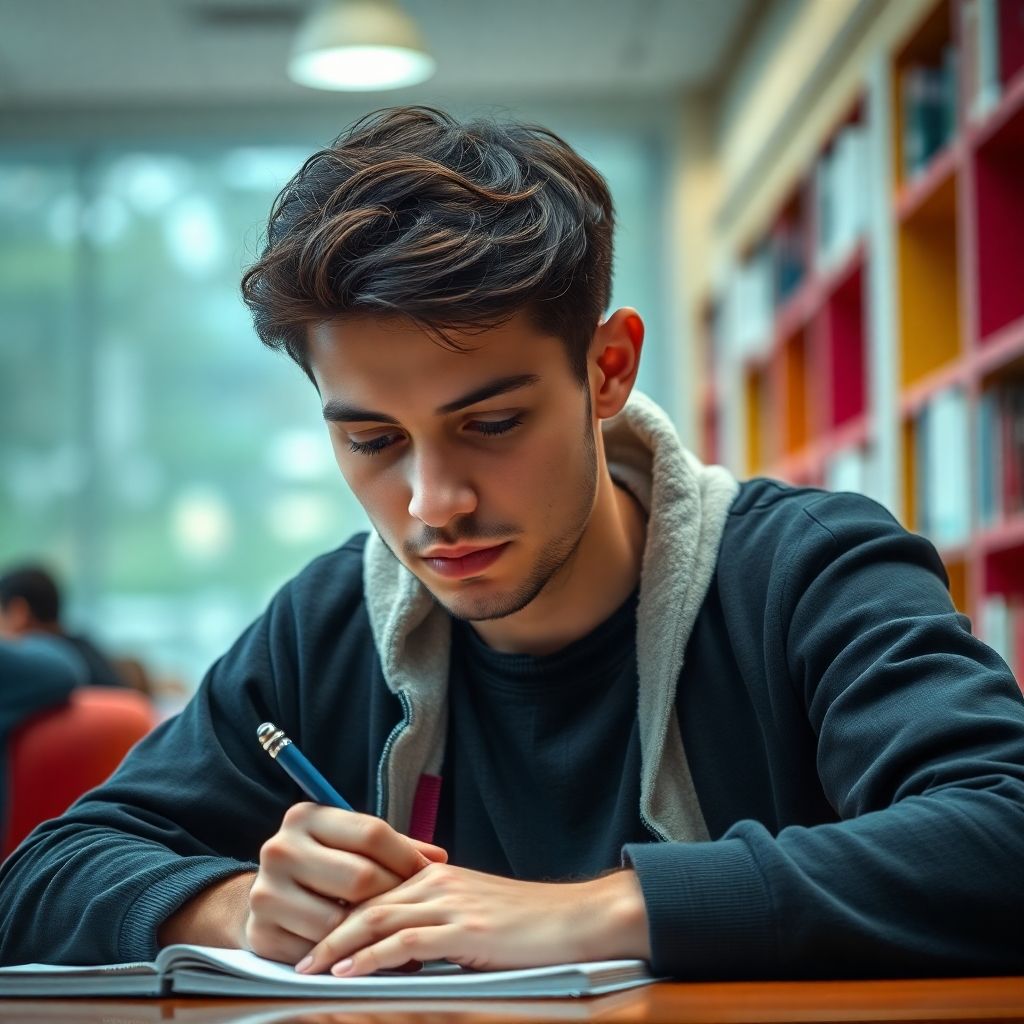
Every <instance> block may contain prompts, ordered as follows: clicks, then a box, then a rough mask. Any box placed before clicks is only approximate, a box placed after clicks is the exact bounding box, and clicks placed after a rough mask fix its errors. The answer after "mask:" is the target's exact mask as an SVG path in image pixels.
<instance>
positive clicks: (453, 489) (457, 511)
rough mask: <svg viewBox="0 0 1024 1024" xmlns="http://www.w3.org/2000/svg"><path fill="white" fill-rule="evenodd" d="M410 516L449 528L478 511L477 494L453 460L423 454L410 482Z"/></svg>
mask: <svg viewBox="0 0 1024 1024" xmlns="http://www.w3.org/2000/svg"><path fill="white" fill-rule="evenodd" d="M409 487H410V491H411V493H410V495H409V515H411V516H412V517H413V518H415V519H418V520H419V521H420V522H421V523H423V524H424V525H425V526H433V527H442V526H446V525H447V524H448V523H449V522H451V520H452V519H454V518H455V517H456V516H463V515H469V514H470V513H471V512H473V511H475V509H476V501H477V498H476V490H475V488H474V487H473V486H472V485H471V484H470V482H469V480H468V479H466V477H465V474H463V473H462V472H460V470H459V468H458V467H457V466H456V465H455V463H453V462H452V461H451V460H450V459H445V458H444V457H443V456H442V455H439V454H430V453H425V454H421V455H420V456H419V457H418V458H416V459H415V460H414V462H413V472H412V477H411V479H410V481H409Z"/></svg>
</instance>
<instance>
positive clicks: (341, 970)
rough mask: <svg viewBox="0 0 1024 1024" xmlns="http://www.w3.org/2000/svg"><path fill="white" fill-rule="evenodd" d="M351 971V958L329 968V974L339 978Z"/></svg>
mask: <svg viewBox="0 0 1024 1024" xmlns="http://www.w3.org/2000/svg"><path fill="white" fill-rule="evenodd" d="M350 970H352V958H351V957H349V958H348V959H347V960H342V961H341V962H340V963H337V964H335V965H334V966H333V967H332V968H331V974H333V975H334V976H335V977H339V976H340V975H342V974H348V972H349V971H350Z"/></svg>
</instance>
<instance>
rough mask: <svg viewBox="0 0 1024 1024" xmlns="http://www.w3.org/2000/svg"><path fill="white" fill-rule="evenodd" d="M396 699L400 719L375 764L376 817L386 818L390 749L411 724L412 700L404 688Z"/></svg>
mask: <svg viewBox="0 0 1024 1024" xmlns="http://www.w3.org/2000/svg"><path fill="white" fill-rule="evenodd" d="M398 699H399V701H401V704H402V720H401V721H400V722H399V723H398V724H397V725H396V726H395V727H394V729H392V730H391V733H390V734H389V735H388V738H387V741H386V742H385V743H384V750H383V752H382V753H381V755H380V761H379V762H378V764H377V817H378V818H384V819H385V820H386V819H387V809H388V800H389V796H390V794H389V792H388V771H387V770H388V763H389V761H390V760H391V750H392V748H393V747H394V745H395V743H396V742H397V741H398V738H399V736H401V735H402V733H403V732H405V730H406V729H408V728H409V726H411V725H412V701H411V700H409V697H408V696H407V695H406V693H405V691H404V690H399V691H398Z"/></svg>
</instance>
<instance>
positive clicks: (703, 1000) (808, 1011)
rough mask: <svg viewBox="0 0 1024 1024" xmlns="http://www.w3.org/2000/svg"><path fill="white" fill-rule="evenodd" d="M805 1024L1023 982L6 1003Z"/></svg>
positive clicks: (3, 1009)
mask: <svg viewBox="0 0 1024 1024" xmlns="http://www.w3.org/2000/svg"><path fill="white" fill-rule="evenodd" d="M565 1020H579V1021H602V1022H615V1024H620V1022H621V1024H634V1022H637V1024H639V1022H643V1024H790V1022H792V1024H802V1022H812V1021H814V1022H833V1021H972V1022H978V1021H992V1020H1000V1021H1021V1022H1024V977H1019V978H963V979H960V978H943V979H938V980H923V981H853V982H851V981H809V982H732V983H699V984H687V983H674V984H664V983H663V984H658V985H651V986H649V987H647V988H641V989H633V990H631V991H627V992H619V993H616V994H614V995H610V996H601V997H599V998H597V999H565V1000H516V1001H511V1000H495V1001H486V1002H485V1001H477V1000H473V1001H461V1000H460V1001H451V1000H447V1001H436V1000H434V1001H426V1000H415V1001H410V1000H401V1001H399V1000H393V1001H378V1002H373V1003H368V1002H362V1001H360V1002H354V1001H353V1002H342V1001H336V1002H333V1003H325V1002H320V1001H317V1000H289V1001H284V1000H226V999H159V1000H158V999H153V1000H137V999H106V1000H102V1001H101V1000H93V999H59V1000H58V999H50V1000H43V999H6V1000H3V1001H0V1024H34V1022H39V1024H42V1022H44V1021H45V1022H52V1024H152V1022H156V1021H181V1022H184V1024H375V1022H387V1024H511V1022H513V1021H526V1022H537V1024H540V1022H543V1021H565Z"/></svg>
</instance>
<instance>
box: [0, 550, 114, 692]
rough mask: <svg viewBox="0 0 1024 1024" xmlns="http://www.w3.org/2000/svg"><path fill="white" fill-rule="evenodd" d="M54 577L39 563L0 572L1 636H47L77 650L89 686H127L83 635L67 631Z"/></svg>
mask: <svg viewBox="0 0 1024 1024" xmlns="http://www.w3.org/2000/svg"><path fill="white" fill-rule="evenodd" d="M60 612H61V594H60V588H59V587H58V586H57V581H56V580H55V579H54V578H53V576H52V575H51V574H50V573H49V572H48V571H47V570H46V569H44V568H42V567H41V566H38V565H22V566H17V567H15V568H13V569H10V570H8V571H7V572H6V573H4V574H3V575H0V637H7V638H9V639H15V640H16V639H20V638H23V637H27V636H38V635H42V636H48V637H52V638H54V639H56V640H58V641H59V642H60V643H62V644H64V645H65V646H66V647H68V648H70V649H73V650H74V651H76V652H77V654H78V657H79V658H80V659H81V660H82V662H84V664H85V669H86V673H85V678H84V679H83V680H82V682H83V683H84V684H85V685H88V686H128V685H129V683H128V681H127V680H126V679H124V678H123V677H122V675H121V674H120V673H119V672H118V670H117V669H116V668H115V666H114V664H113V662H111V661H110V659H109V658H107V656H106V655H105V654H103V653H102V652H101V651H100V650H99V648H98V647H97V646H96V645H95V644H94V643H93V642H92V641H91V640H90V639H89V638H88V637H86V636H82V635H81V634H77V633H69V632H67V631H66V630H65V629H64V626H63V625H62V624H61V621H60Z"/></svg>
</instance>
